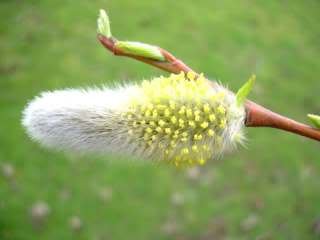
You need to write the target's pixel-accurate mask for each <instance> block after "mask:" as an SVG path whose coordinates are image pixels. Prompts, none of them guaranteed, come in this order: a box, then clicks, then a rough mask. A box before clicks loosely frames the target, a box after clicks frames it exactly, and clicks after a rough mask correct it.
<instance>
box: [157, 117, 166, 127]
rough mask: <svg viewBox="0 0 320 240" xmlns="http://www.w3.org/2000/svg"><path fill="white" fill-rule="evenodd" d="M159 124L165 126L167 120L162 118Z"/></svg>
mask: <svg viewBox="0 0 320 240" xmlns="http://www.w3.org/2000/svg"><path fill="white" fill-rule="evenodd" d="M158 124H159V126H160V127H163V126H164V125H165V124H166V122H165V121H163V120H162V119H161V120H159V122H158Z"/></svg>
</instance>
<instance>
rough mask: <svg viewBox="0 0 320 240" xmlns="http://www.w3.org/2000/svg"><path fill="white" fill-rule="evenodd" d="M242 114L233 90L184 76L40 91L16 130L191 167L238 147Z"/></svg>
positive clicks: (57, 144) (49, 141) (46, 141)
mask: <svg viewBox="0 0 320 240" xmlns="http://www.w3.org/2000/svg"><path fill="white" fill-rule="evenodd" d="M244 117H245V111H244V108H243V107H242V106H240V107H239V106H238V105H237V104H236V99H235V95H234V94H233V93H231V92H230V91H228V90H227V89H225V88H223V87H222V86H220V85H218V84H215V85H211V84H210V83H209V81H208V80H206V79H205V78H204V77H203V76H200V77H199V78H198V79H196V80H195V76H194V74H193V73H192V72H190V73H189V74H187V75H185V74H183V73H181V74H177V75H175V74H172V75H170V76H169V77H167V78H165V77H159V78H155V79H152V80H150V81H143V83H142V84H140V85H138V84H133V85H128V86H122V87H118V88H114V89H108V88H100V89H99V88H96V89H87V90H76V89H67V90H58V91H54V92H44V93H42V94H41V95H40V96H38V97H36V98H35V99H34V100H32V101H31V102H30V103H29V105H28V106H27V108H26V109H25V110H24V113H23V126H24V127H25V128H26V129H27V132H28V133H29V135H30V136H31V137H32V138H33V139H35V140H37V141H38V142H40V143H41V144H43V145H45V146H47V147H52V148H57V149H62V150H68V151H74V152H98V153H111V152H112V153H122V154H130V155H132V154H133V155H135V156H136V157H140V158H143V159H151V160H161V161H167V162H170V163H174V164H175V165H193V164H204V163H205V162H206V161H208V160H210V159H214V158H217V157H218V156H220V155H221V154H222V153H223V152H225V151H228V150H230V149H231V148H233V147H234V146H235V145H236V143H238V142H241V140H242V139H243V133H242V129H243V126H244Z"/></svg>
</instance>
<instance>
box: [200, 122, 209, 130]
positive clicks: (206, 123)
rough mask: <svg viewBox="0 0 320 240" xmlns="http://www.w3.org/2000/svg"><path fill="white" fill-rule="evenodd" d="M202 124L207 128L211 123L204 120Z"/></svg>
mask: <svg viewBox="0 0 320 240" xmlns="http://www.w3.org/2000/svg"><path fill="white" fill-rule="evenodd" d="M200 126H201V127H202V128H204V129H205V128H207V127H208V126H209V123H208V122H203V123H201V125H200Z"/></svg>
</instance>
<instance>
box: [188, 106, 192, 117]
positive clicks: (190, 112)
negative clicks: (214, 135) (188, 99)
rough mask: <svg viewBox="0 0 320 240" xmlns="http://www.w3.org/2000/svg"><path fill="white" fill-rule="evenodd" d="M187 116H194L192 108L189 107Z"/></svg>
mask: <svg viewBox="0 0 320 240" xmlns="http://www.w3.org/2000/svg"><path fill="white" fill-rule="evenodd" d="M187 117H192V109H190V108H188V109H187Z"/></svg>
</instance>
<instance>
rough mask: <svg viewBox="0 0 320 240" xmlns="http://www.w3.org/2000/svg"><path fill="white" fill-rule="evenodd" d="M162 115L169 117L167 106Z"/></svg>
mask: <svg viewBox="0 0 320 240" xmlns="http://www.w3.org/2000/svg"><path fill="white" fill-rule="evenodd" d="M164 115H165V116H166V117H169V116H170V111H169V109H168V108H167V109H166V110H164Z"/></svg>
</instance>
